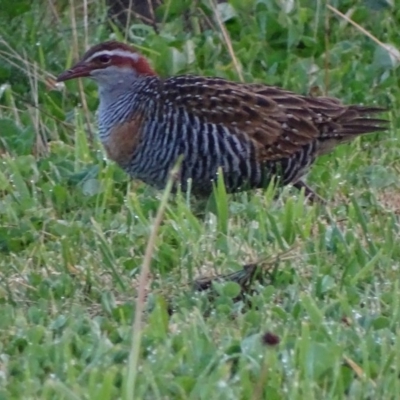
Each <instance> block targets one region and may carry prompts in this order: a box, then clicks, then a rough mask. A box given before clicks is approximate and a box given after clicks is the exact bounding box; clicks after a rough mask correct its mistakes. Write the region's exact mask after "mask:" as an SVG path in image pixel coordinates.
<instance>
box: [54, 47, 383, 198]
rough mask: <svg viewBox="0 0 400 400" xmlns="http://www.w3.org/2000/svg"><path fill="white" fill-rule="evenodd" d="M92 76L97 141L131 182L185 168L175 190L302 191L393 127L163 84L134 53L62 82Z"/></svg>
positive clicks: (163, 179)
mask: <svg viewBox="0 0 400 400" xmlns="http://www.w3.org/2000/svg"><path fill="white" fill-rule="evenodd" d="M84 77H88V78H91V79H92V80H94V81H95V82H96V83H97V86H98V95H99V106H98V109H97V120H98V130H99V134H98V136H99V140H100V141H101V143H102V144H103V146H104V148H105V151H106V154H107V156H108V158H109V159H111V160H113V161H114V162H116V163H117V164H118V165H119V166H120V167H121V168H122V169H123V170H124V171H126V173H127V174H128V175H129V176H130V177H131V178H132V179H137V180H140V181H142V182H144V183H146V184H147V185H150V186H152V187H155V188H156V189H160V190H162V189H164V188H165V187H166V184H167V182H168V179H169V176H170V171H171V170H172V169H173V167H174V166H175V164H176V163H177V161H178V160H179V159H181V160H182V161H181V165H180V170H179V174H178V177H177V179H176V184H175V186H174V190H178V187H179V188H180V190H181V191H182V192H187V191H188V190H190V193H192V194H193V195H194V196H199V197H206V196H209V195H211V194H212V193H213V190H214V187H215V183H216V182H217V180H218V177H219V174H221V173H222V175H223V182H224V185H225V188H226V192H227V193H235V192H240V191H245V190H251V189H258V188H266V187H267V186H268V185H269V184H270V183H271V181H272V180H274V182H277V184H278V186H280V187H283V186H286V185H292V186H294V187H296V188H297V189H299V190H301V189H303V190H304V195H305V196H306V197H307V198H309V199H310V200H311V201H317V202H319V201H322V202H323V201H324V200H323V199H322V198H321V197H320V196H319V195H318V194H317V193H316V192H315V191H314V190H313V189H312V188H311V187H309V186H308V185H307V183H306V182H305V176H306V174H307V173H308V171H309V169H310V167H311V166H312V165H313V164H314V162H315V160H316V159H317V158H318V157H319V156H321V155H323V154H327V153H329V152H331V151H332V150H333V149H334V148H335V147H336V146H337V145H339V144H343V143H347V142H350V141H352V140H353V139H355V138H356V137H358V136H359V135H362V134H367V133H372V132H378V131H383V130H386V129H387V126H386V124H387V121H386V120H384V119H380V118H377V117H374V115H375V114H377V113H381V112H383V111H385V108H382V107H378V106H363V105H343V104H342V102H341V101H340V100H339V99H337V98H334V97H326V96H320V97H314V96H308V95H301V94H297V93H295V92H292V91H289V90H286V89H283V88H280V87H277V86H270V85H266V84H261V83H243V82H235V81H229V80H226V79H223V78H219V77H205V76H197V75H178V76H171V77H166V78H163V77H160V76H159V75H158V74H157V73H156V72H155V71H154V70H153V68H152V67H151V65H150V63H149V61H148V60H147V59H146V58H145V57H144V56H143V55H142V54H140V53H139V52H138V51H137V50H136V49H135V48H134V47H132V46H131V45H128V44H125V43H122V42H118V41H114V40H111V41H106V42H102V43H99V44H96V45H94V46H92V47H91V48H89V49H88V50H87V51H86V53H85V54H84V55H83V56H82V58H81V59H80V60H79V61H78V62H77V63H76V64H75V65H73V66H72V67H71V68H70V69H67V70H65V71H64V72H62V73H61V74H60V75H59V76H58V78H57V81H58V82H64V81H67V80H70V79H75V78H84Z"/></svg>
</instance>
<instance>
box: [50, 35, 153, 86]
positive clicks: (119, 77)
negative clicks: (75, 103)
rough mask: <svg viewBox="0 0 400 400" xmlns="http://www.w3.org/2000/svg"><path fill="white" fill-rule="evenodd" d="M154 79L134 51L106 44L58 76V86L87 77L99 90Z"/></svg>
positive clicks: (141, 58) (117, 43)
mask: <svg viewBox="0 0 400 400" xmlns="http://www.w3.org/2000/svg"><path fill="white" fill-rule="evenodd" d="M154 75H156V73H155V72H154V71H153V69H152V68H151V67H150V65H149V63H148V61H147V60H146V59H145V58H144V57H143V56H142V55H141V54H139V53H138V52H137V51H136V50H135V49H134V48H133V47H131V46H128V45H127V44H124V43H120V42H116V41H109V42H104V43H100V44H97V45H95V46H93V47H91V48H90V49H89V50H88V51H87V52H86V53H85V54H84V55H83V57H82V58H81V59H80V60H79V61H78V62H77V63H76V64H75V65H74V66H72V67H71V68H70V69H68V70H66V71H64V72H63V73H62V74H61V75H59V76H58V78H57V82H63V81H67V80H70V79H75V78H83V77H89V78H92V79H94V80H95V81H96V82H97V83H98V84H99V85H100V86H102V85H109V84H115V83H119V84H123V83H124V81H125V79H126V78H129V80H132V78H137V77H140V76H154Z"/></svg>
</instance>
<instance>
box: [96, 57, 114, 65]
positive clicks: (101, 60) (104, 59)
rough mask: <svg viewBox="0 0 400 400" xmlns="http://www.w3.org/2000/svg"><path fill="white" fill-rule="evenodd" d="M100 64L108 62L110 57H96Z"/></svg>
mask: <svg viewBox="0 0 400 400" xmlns="http://www.w3.org/2000/svg"><path fill="white" fill-rule="evenodd" d="M97 59H98V60H99V61H100V62H101V63H102V64H108V63H109V62H110V61H111V57H110V56H107V55H103V56H99V57H98V58H97Z"/></svg>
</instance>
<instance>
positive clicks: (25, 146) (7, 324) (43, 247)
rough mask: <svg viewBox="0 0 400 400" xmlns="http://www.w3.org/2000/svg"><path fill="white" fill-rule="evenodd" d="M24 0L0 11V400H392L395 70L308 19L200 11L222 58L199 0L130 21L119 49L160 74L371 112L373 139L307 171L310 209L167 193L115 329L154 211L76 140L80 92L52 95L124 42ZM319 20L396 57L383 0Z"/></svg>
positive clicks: (248, 5) (398, 375)
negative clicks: (379, 111) (385, 124)
mask: <svg viewBox="0 0 400 400" xmlns="http://www.w3.org/2000/svg"><path fill="white" fill-rule="evenodd" d="M44 3H45V4H46V6H45V7H43V5H42V6H39V5H32V4H31V2H29V1H24V0H19V1H18V2H16V4H12V5H11V2H7V0H0V8H1V9H2V12H1V15H0V316H1V317H0V399H66V400H67V399H68V400H69V399H98V400H107V399H119V398H128V395H127V393H129V390H132V389H133V388H134V392H135V398H137V399H207V400H210V399H221V400H222V399H262V398H265V399H269V400H270V399H286V398H287V399H311V398H312V399H342V398H349V399H366V398H371V399H372V398H374V399H375V398H376V399H395V398H398V393H400V339H399V338H400V335H399V333H400V296H399V292H400V287H399V286H400V281H399V273H400V272H399V267H400V246H398V244H399V240H400V224H399V210H400V178H399V171H400V162H399V155H400V146H399V144H398V138H399V130H398V128H397V125H398V123H397V121H398V110H399V108H400V89H399V82H400V81H399V77H400V75H399V69H398V63H399V60H398V59H397V60H396V58H394V57H393V56H392V57H391V56H390V54H389V53H388V52H387V50H385V49H384V48H382V47H381V46H379V45H378V44H377V43H376V42H374V41H373V40H371V39H370V38H369V37H367V36H366V35H365V34H364V33H363V32H361V31H360V30H359V29H357V28H356V27H355V26H352V25H350V24H349V23H347V22H346V21H344V20H343V19H342V18H340V17H338V16H337V15H335V14H334V13H333V12H332V11H330V10H327V9H326V7H325V4H324V3H323V2H319V1H316V2H314V1H306V0H305V1H301V2H300V1H298V2H294V3H291V2H285V1H282V2H272V1H255V0H246V1H243V0H232V1H231V3H230V4H231V6H230V7H229V6H227V5H226V4H225V5H222V6H220V7H222V8H220V10H221V11H222V12H221V16H222V17H221V18H222V20H223V22H224V26H225V28H226V30H227V32H228V34H229V37H230V40H231V44H232V49H233V53H230V52H229V50H228V46H227V42H226V40H225V39H224V37H223V35H222V34H221V31H220V28H219V25H218V23H217V21H216V19H215V16H214V14H213V9H212V7H210V5H209V2H208V1H197V2H192V1H181V0H170V1H167V2H166V4H165V5H164V6H163V7H162V8H161V9H160V10H159V14H158V16H159V18H160V21H162V22H161V23H160V24H159V26H158V28H159V32H158V33H156V32H155V31H154V30H153V28H152V27H149V26H146V25H143V24H142V23H141V22H140V21H138V20H133V21H132V24H133V25H132V27H131V28H130V30H129V32H128V33H127V37H128V40H129V41H130V42H131V43H134V44H136V45H137V46H138V47H139V48H140V49H141V51H142V52H143V53H144V54H146V56H148V57H149V59H150V60H151V62H152V64H153V66H154V67H155V68H156V70H157V71H158V72H159V73H160V74H161V75H163V76H166V75H170V74H178V73H197V74H202V75H217V76H222V77H226V78H229V79H234V80H239V79H240V75H242V76H243V79H244V80H246V81H248V82H265V83H268V84H273V85H281V86H284V87H286V88H288V89H291V90H294V91H297V92H300V93H308V92H309V91H310V90H319V91H320V92H322V93H326V94H329V95H333V96H337V97H339V98H340V99H342V100H343V102H346V103H363V104H379V105H382V106H386V107H388V108H389V109H390V111H389V112H388V113H386V117H387V118H388V119H389V120H390V121H391V125H390V129H389V130H388V132H385V133H382V134H373V135H369V136H367V137H362V138H359V139H357V140H356V141H354V142H353V143H351V144H350V145H346V146H340V147H338V148H337V149H336V150H335V151H334V152H333V153H332V154H330V155H328V156H325V157H323V158H321V159H319V160H318V162H317V163H316V165H315V167H314V168H313V169H312V171H311V173H310V174H309V176H308V182H309V184H310V185H312V186H313V187H314V188H316V189H317V191H318V193H319V194H320V195H322V196H323V197H325V198H326V199H327V200H328V201H329V205H328V206H327V207H326V208H323V207H318V206H315V205H310V204H307V203H304V199H303V197H302V196H301V195H299V193H297V192H296V191H292V190H290V189H285V190H284V191H283V193H282V195H281V196H280V197H279V199H274V193H273V192H274V191H273V189H272V188H269V189H267V190H265V191H255V192H251V193H242V194H237V195H233V196H232V195H229V196H228V195H226V194H225V192H224V190H223V186H219V187H218V194H217V196H216V201H215V204H214V206H213V210H214V211H213V212H211V211H210V208H209V207H208V206H206V205H205V204H204V203H201V202H198V201H195V200H194V199H190V198H186V197H185V196H175V197H170V198H169V200H168V202H167V204H166V210H165V213H164V218H163V222H162V223H161V225H160V226H159V230H158V232H157V235H156V237H155V246H154V249H153V250H152V252H151V253H150V254H151V266H150V267H151V279H150V281H149V282H147V284H146V288H145V293H146V302H145V304H143V305H144V311H143V315H142V324H141V329H142V330H141V331H138V330H137V329H136V330H134V331H132V323H133V319H134V315H135V309H136V308H137V302H136V299H137V293H138V282H139V276H140V272H141V267H142V265H143V263H144V257H145V252H146V246H147V244H148V241H149V236H150V234H151V232H152V231H153V229H154V225H153V224H154V218H155V216H156V213H157V210H158V208H159V206H160V200H161V198H162V196H163V193H160V192H157V191H156V190H153V189H151V188H149V187H146V186H145V185H143V184H141V183H139V182H131V181H129V179H128V178H127V176H126V175H125V174H124V173H123V172H122V171H121V170H119V168H118V167H117V166H116V165H114V164H113V163H111V162H109V161H107V160H106V158H105V155H104V151H103V149H102V148H101V146H100V145H99V143H98V141H97V140H96V138H94V140H91V138H90V135H88V132H90V131H91V132H93V133H94V134H95V132H96V126H95V116H94V113H95V109H96V106H97V92H96V87H95V85H94V84H93V83H92V82H89V81H82V88H83V90H82V93H80V90H79V84H78V83H77V82H68V83H67V84H66V87H65V88H63V87H61V88H58V87H55V86H54V80H53V79H54V77H55V76H56V75H58V74H59V73H60V72H61V71H62V70H63V69H65V68H66V67H68V66H70V65H71V63H72V62H73V60H75V59H76V58H77V57H78V56H79V54H82V52H83V51H84V47H85V43H89V44H94V43H97V42H99V41H101V40H106V39H108V38H110V37H114V38H118V39H122V38H123V37H124V36H125V33H126V32H125V31H124V30H123V29H119V28H118V27H116V26H114V25H111V24H108V23H107V22H105V21H106V20H105V15H106V11H105V8H104V6H103V5H101V4H98V3H95V2H92V3H89V5H88V10H87V12H88V19H87V21H89V22H88V23H87V24H86V23H85V21H86V19H85V11H84V9H83V8H82V5H81V3H80V2H72V1H71V2H63V1H61V0H59V1H56V0H53V1H49V2H47V3H46V2H44ZM74 3H75V5H74ZM35 4H36V3H35ZM331 4H332V6H334V7H336V8H337V9H339V10H340V11H341V12H343V13H347V15H348V16H350V17H351V18H352V20H353V21H355V22H356V23H357V24H359V25H360V26H362V27H363V28H364V29H365V30H366V31H367V32H369V33H370V34H371V35H373V36H374V37H376V38H377V39H379V40H380V41H381V42H383V43H385V44H391V45H393V46H396V44H397V45H398V43H399V41H398V34H399V31H400V11H399V10H398V8H396V7H395V6H391V5H390V4H389V2H385V1H384V0H382V1H379V2H378V1H368V2H363V1H346V0H340V1H336V2H334V3H331ZM182 15H186V20H185V21H183V17H182ZM327 28H329V29H327ZM15 32H18V35H16V34H15ZM232 57H234V59H235V62H234V60H233V59H232ZM235 65H236V66H235ZM315 87H316V88H317V89H315ZM82 95H84V96H85V99H86V103H85V102H83V101H82V97H81V96H82ZM82 104H83V105H85V104H86V105H87V106H86V107H82ZM88 122H89V124H90V125H88ZM89 128H90V129H89ZM257 260H263V262H260V265H261V266H262V268H261V272H260V275H262V279H255V281H254V282H253V284H252V286H251V290H249V291H247V292H246V294H245V295H244V296H242V297H240V298H238V295H239V293H240V286H239V285H238V284H237V283H235V282H229V281H228V282H227V281H224V280H222V281H221V280H220V281H215V283H214V284H213V290H212V291H209V292H205V291H203V292H199V291H196V290H194V288H193V285H192V283H193V281H194V280H195V279H198V278H199V277H201V278H207V277H209V276H214V275H218V274H222V275H227V274H229V273H232V272H235V271H240V270H241V269H242V268H243V265H245V264H247V263H252V262H256V261H257ZM267 267H268V268H267ZM267 269H268V271H269V272H268V273H267ZM139 306H140V304H139ZM139 332H141V343H140V348H138V347H132V346H131V343H132V335H133V334H135V335H137V334H138V333H139ZM266 333H271V334H272V337H273V335H276V336H277V337H278V338H279V343H278V344H275V345H274V344H272V343H271V344H270V345H268V344H267V343H266V342H268V338H270V337H271V335H269V336H267V338H266V337H265V334H266ZM132 349H133V350H132ZM132 351H133V352H132ZM135 351H136V356H138V364H137V368H135V369H134V370H132V369H131V370H130V374H129V372H128V369H129V368H128V366H129V365H130V366H131V367H132V366H133V367H134V366H135V365H136V364H135V362H134V357H133V358H131V359H130V357H129V355H130V354H131V355H135V353H134V352H135ZM129 360H131V361H132V360H133V362H131V363H129ZM132 372H135V373H136V374H137V375H136V380H135V382H133V381H132ZM133 386H134V387H133Z"/></svg>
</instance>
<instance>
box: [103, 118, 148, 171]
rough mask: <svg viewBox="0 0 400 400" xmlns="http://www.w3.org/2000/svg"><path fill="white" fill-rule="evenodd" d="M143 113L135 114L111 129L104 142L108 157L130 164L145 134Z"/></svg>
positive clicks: (120, 162) (121, 163) (119, 162)
mask: <svg viewBox="0 0 400 400" xmlns="http://www.w3.org/2000/svg"><path fill="white" fill-rule="evenodd" d="M143 122H144V116H143V113H136V114H134V115H133V116H132V117H131V118H130V119H129V120H128V121H126V122H123V123H121V124H119V125H117V126H116V127H114V128H113V129H112V131H111V134H110V136H109V138H108V140H107V142H105V143H104V147H105V149H106V152H107V155H108V157H109V158H110V159H111V160H113V161H115V162H116V163H117V164H119V165H121V166H125V165H128V164H129V162H130V161H131V159H132V155H133V154H134V152H135V150H136V149H137V147H138V145H139V143H140V140H141V138H142V134H143Z"/></svg>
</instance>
